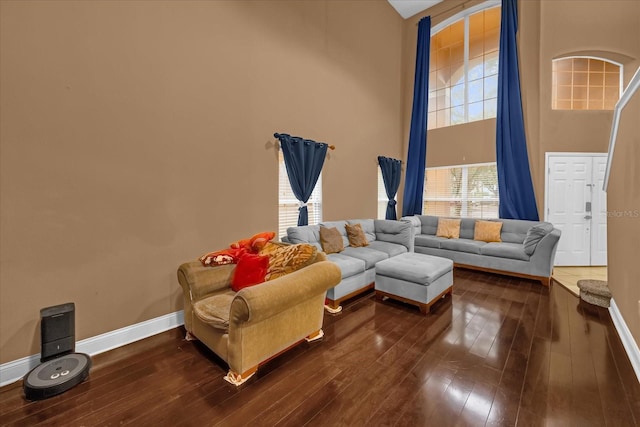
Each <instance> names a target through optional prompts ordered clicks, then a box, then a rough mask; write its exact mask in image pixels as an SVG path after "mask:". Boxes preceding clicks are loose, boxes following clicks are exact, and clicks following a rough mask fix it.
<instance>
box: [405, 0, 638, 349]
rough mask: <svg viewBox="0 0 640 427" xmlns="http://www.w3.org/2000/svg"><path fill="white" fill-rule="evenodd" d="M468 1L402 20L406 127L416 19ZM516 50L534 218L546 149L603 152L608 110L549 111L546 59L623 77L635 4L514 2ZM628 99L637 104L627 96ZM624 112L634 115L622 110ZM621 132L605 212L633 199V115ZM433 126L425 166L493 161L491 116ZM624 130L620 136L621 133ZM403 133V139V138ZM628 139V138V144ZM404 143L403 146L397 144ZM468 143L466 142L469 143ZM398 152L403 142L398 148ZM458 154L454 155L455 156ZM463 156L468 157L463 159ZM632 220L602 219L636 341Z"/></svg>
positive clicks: (633, 47)
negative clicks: (594, 64) (591, 61)
mask: <svg viewBox="0 0 640 427" xmlns="http://www.w3.org/2000/svg"><path fill="white" fill-rule="evenodd" d="M474 4H477V2H476V1H466V2H465V1H463V0H455V1H453V0H452V1H447V2H443V3H440V4H439V5H438V6H437V7H434V8H432V9H430V10H429V11H426V12H424V13H422V14H419V15H417V16H415V17H413V18H411V19H410V20H407V21H406V22H405V29H404V51H403V52H404V53H403V74H404V76H405V80H404V84H403V111H404V114H403V118H404V121H403V123H404V125H405V127H406V128H407V129H408V126H409V123H410V120H411V101H412V98H413V72H414V70H413V67H414V64H415V43H416V42H415V40H416V37H417V26H416V24H417V22H418V20H419V19H420V18H422V17H423V16H427V15H429V14H430V15H431V16H432V25H435V24H437V23H439V22H441V21H443V20H444V19H446V18H448V17H450V16H452V15H454V14H456V13H458V12H460V11H461V10H462V9H463V8H465V7H470V6H472V5H474ZM519 23H520V25H519V32H518V37H519V46H518V47H519V54H520V67H521V82H522V98H523V109H524V113H525V127H526V132H527V144H528V152H529V162H530V165H531V174H532V179H533V184H534V189H535V193H536V199H537V203H538V210H539V213H540V217H541V218H542V217H543V216H544V215H543V211H544V167H545V153H546V152H606V151H607V148H608V144H609V133H610V131H611V119H612V116H613V114H612V112H611V111H581V112H573V111H554V110H552V109H551V60H552V59H554V58H557V57H561V56H566V55H570V54H581V55H593V56H600V57H605V58H608V59H612V60H615V61H617V62H620V63H622V64H623V65H624V82H625V84H626V83H627V82H628V81H629V80H630V78H631V76H632V75H633V73H634V72H635V70H636V69H637V67H638V66H639V65H640V2H638V1H624V0H621V1H614V0H611V1H604V0H602V1H598V0H584V1H577V0H554V1H522V0H521V1H520V2H519ZM635 102H636V104H637V102H638V101H635ZM628 110H629V111H625V115H626V116H627V117H639V116H640V113H639V112H638V111H639V110H638V108H637V107H632V106H629V107H628ZM627 120H628V122H632V123H633V124H629V123H627V124H626V130H625V131H624V132H622V131H621V141H622V140H623V138H624V141H622V142H621V143H620V145H622V146H623V147H624V148H621V149H619V150H618V151H619V152H617V153H616V162H617V163H620V164H621V165H620V166H618V170H617V171H616V174H617V177H616V178H615V179H613V178H612V183H611V187H610V189H609V192H608V204H609V205H608V209H609V211H610V212H611V211H612V210H617V211H622V212H635V211H634V209H638V204H639V203H640V200H639V198H638V197H637V196H638V191H640V190H639V188H640V187H638V185H637V183H638V182H640V179H639V177H638V172H637V170H638V164H640V163H639V161H640V150H639V149H638V147H639V145H638V135H640V132H638V120H635V119H631V120H630V119H627ZM482 123H483V122H477V123H469V124H465V125H459V126H453V127H450V128H444V129H437V130H432V131H430V132H429V134H428V136H427V165H428V166H445V165H450V164H461V163H473V162H476V161H495V120H487V121H485V122H484V124H482ZM623 133H624V135H626V136H623ZM407 135H408V133H406V134H405V135H404V140H405V141H406V140H407V139H408V136H407ZM634 141H635V142H634ZM405 144H406V143H405ZM470 145H471V146H470ZM405 152H406V147H405ZM461 158H462V159H461ZM464 158H468V159H472V160H464ZM639 235H640V218H636V217H634V216H633V215H632V216H631V217H622V218H611V219H610V221H609V233H608V247H609V254H608V257H609V285H610V287H611V289H612V292H613V294H614V299H615V300H616V302H617V303H618V305H619V307H620V311H621V312H622V314H623V316H624V318H625V321H626V323H627V325H628V326H629V328H630V329H631V331H632V333H633V335H634V337H635V339H636V341H637V342H639V343H640V319H639V316H640V313H639V310H640V307H638V304H640V301H638V300H639V299H640V287H638V286H637V280H635V281H633V280H634V279H633V278H634V277H635V278H637V277H638V276H639V275H640V271H639V269H640V266H638V263H637V261H633V260H635V258H637V253H638V252H639V250H638V249H639V248H638V236H639Z"/></svg>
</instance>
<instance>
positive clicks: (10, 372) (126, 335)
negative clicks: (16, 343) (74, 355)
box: [0, 310, 184, 387]
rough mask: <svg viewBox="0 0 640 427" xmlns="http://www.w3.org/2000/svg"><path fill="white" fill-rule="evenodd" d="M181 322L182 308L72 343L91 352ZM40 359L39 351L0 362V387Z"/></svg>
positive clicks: (144, 335) (114, 346)
mask: <svg viewBox="0 0 640 427" xmlns="http://www.w3.org/2000/svg"><path fill="white" fill-rule="evenodd" d="M183 324H184V311H182V310H180V311H176V312H175V313H169V314H166V315H164V316H160V317H156V318H155V319H150V320H146V321H144V322H140V323H136V324H135V325H131V326H126V327H124V328H121V329H117V330H115V331H111V332H106V333H104V334H101V335H97V336H95V337H91V338H87V339H84V340H82V341H78V342H77V343H76V351H77V352H78V353H86V354H89V355H91V356H94V355H96V354H100V353H104V352H105V351H109V350H113V349H114V348H117V347H121V346H123V345H127V344H131V343H132V342H135V341H139V340H141V339H144V338H147V337H150V336H152V335H156V334H159V333H160V332H164V331H168V330H169V329H173V328H177V327H178V326H180V325H183ZM39 363H40V355H39V354H34V355H32V356H27V357H23V358H22V359H18V360H14V361H12V362H7V363H3V364H2V365H0V387H2V386H4V385H7V384H11V383H13V382H15V381H18V380H20V379H22V378H23V377H24V376H25V375H26V374H27V373H28V372H29V371H30V370H31V369H33V368H35V367H36V366H38V364H39Z"/></svg>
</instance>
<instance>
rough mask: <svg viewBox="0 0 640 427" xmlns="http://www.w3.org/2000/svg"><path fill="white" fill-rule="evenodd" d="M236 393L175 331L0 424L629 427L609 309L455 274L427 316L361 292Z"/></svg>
mask: <svg viewBox="0 0 640 427" xmlns="http://www.w3.org/2000/svg"><path fill="white" fill-rule="evenodd" d="M324 331H325V334H326V335H325V338H324V340H323V341H322V342H318V343H313V344H308V343H302V344H300V345H298V346H296V347H295V348H293V349H292V350H291V351H289V352H287V353H285V354H283V355H281V356H280V357H278V358H276V359H274V360H272V361H270V362H269V363H267V364H266V365H265V366H263V367H261V368H260V370H259V371H258V374H257V376H256V377H254V378H253V379H251V380H250V381H249V382H248V383H246V384H245V385H243V386H242V387H240V388H239V389H236V388H235V387H234V386H232V385H230V384H227V383H226V382H225V381H224V380H223V379H222V376H223V375H224V374H225V373H226V366H225V364H224V362H222V361H221V360H219V359H218V358H217V357H216V356H214V355H213V354H212V353H211V352H210V351H208V350H207V349H206V348H205V347H203V346H202V345H201V344H199V343H197V342H187V341H184V340H183V336H184V330H183V329H182V328H178V329H175V330H172V331H168V332H165V333H162V334H159V335H156V336H154V337H151V338H148V339H145V340H143V341H139V342H137V343H134V344H130V345H127V346H124V347H121V348H119V349H116V350H112V351H110V352H107V353H104V354H100V355H97V356H95V357H93V368H92V370H91V374H90V377H89V379H88V380H87V381H85V382H84V383H82V384H80V385H78V386H77V387H75V388H73V389H71V390H69V391H68V392H66V393H64V394H62V395H59V396H56V397H52V398H50V399H47V400H44V401H40V402H28V401H26V400H25V399H24V396H23V394H22V388H21V387H22V382H21V381H20V382H18V383H16V384H14V385H10V386H7V387H4V388H3V389H0V405H1V416H0V421H1V424H2V425H25V426H26V425H28V426H31V425H46V426H57V425H61V426H102V425H122V424H129V425H135V426H141V425H142V426H163V425H168V426H173V425H193V426H213V425H220V426H236V425H237V426H244V425H258V426H262V425H264V426H271V425H281V426H302V425H305V426H365V425H366V426H387V425H388V426H392V425H393V426H483V425H487V426H513V425H522V426H529V425H532V426H536V425H557V426H581V427H582V426H616V427H618V426H633V425H638V424H639V423H640V384H639V383H638V380H637V379H636V377H635V374H634V372H633V369H632V367H631V364H630V362H629V359H628V358H627V356H626V353H625V352H624V349H623V347H622V343H621V342H620V339H619V338H618V335H617V333H616V331H615V328H614V326H613V324H612V322H611V318H610V316H609V313H608V311H607V310H606V309H602V308H598V307H595V306H591V305H588V304H585V303H582V302H580V300H579V299H577V298H576V297H574V296H573V295H572V294H570V293H569V292H568V291H566V290H565V289H564V288H562V287H561V286H559V285H557V284H555V285H552V286H551V288H550V289H547V288H544V287H542V286H541V285H540V284H539V283H538V282H534V281H530V280H524V279H517V278H510V277H505V276H497V275H492V274H488V273H481V272H472V271H467V270H456V272H455V279H454V293H453V297H452V298H448V299H444V300H442V301H440V302H439V303H438V304H436V305H435V306H433V308H432V313H431V314H430V315H429V316H426V317H425V316H423V315H421V314H420V313H419V311H418V309H417V308H415V307H411V306H408V305H404V304H402V303H396V302H393V301H384V302H381V301H376V300H375V299H374V298H373V294H372V293H369V294H367V295H364V296H362V297H360V298H358V299H355V300H353V301H350V302H348V303H347V304H345V306H344V310H343V312H342V313H341V314H339V315H335V316H331V315H326V317H325V326H324Z"/></svg>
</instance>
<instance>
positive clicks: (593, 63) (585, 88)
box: [551, 56, 622, 110]
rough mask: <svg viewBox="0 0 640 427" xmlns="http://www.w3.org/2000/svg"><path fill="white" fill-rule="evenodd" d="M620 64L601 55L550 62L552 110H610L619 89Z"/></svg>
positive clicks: (613, 105)
mask: <svg viewBox="0 0 640 427" xmlns="http://www.w3.org/2000/svg"><path fill="white" fill-rule="evenodd" d="M620 71H621V66H620V65H619V64H616V63H614V62H611V61H607V60H605V59H601V58H591V57H578V56H574V57H568V58H560V59H554V60H553V62H552V73H551V76H552V81H551V85H552V94H551V104H552V105H551V107H552V108H553V109H554V110H613V107H615V105H616V102H618V99H620V94H621V93H622V79H621V76H622V73H621V72H620Z"/></svg>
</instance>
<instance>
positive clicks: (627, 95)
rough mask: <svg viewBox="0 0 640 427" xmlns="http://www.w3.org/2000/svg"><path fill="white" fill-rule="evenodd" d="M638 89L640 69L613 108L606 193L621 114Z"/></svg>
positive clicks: (605, 177) (606, 173) (606, 172)
mask: <svg viewBox="0 0 640 427" xmlns="http://www.w3.org/2000/svg"><path fill="white" fill-rule="evenodd" d="M638 88H640V67H639V68H638V69H637V70H636V73H635V74H634V75H633V77H631V81H630V82H629V84H628V85H627V87H626V89H625V90H624V92H622V95H621V96H620V99H619V100H618V102H617V103H616V106H615V107H614V108H613V124H612V125H611V136H610V138H609V155H608V157H607V169H606V170H605V173H604V184H603V185H602V189H603V190H604V191H607V186H608V185H609V174H610V173H611V163H612V162H613V150H615V148H616V139H617V137H618V126H619V125H620V114H621V113H622V109H623V108H624V107H625V105H627V103H628V102H629V100H630V99H631V97H632V96H633V95H634V94H635V93H636V92H637V91H638Z"/></svg>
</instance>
